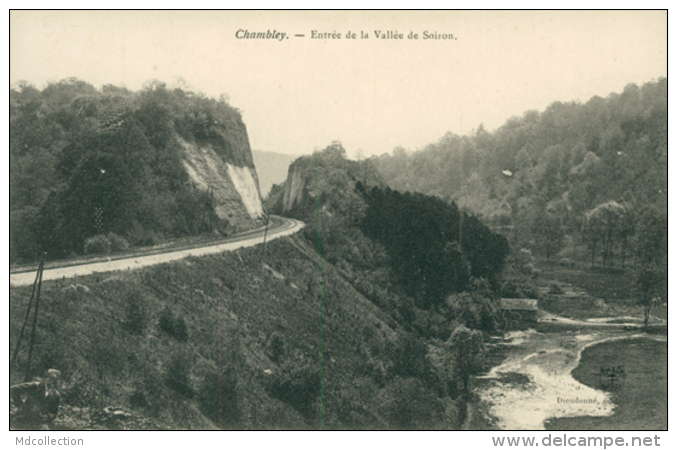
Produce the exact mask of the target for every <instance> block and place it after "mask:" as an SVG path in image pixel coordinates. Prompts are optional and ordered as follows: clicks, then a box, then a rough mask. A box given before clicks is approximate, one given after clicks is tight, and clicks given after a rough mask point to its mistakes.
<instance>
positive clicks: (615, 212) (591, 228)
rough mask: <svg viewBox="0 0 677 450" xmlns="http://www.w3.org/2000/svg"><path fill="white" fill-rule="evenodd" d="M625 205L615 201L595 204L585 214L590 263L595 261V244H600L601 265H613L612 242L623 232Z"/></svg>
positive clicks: (585, 230) (585, 231)
mask: <svg viewBox="0 0 677 450" xmlns="http://www.w3.org/2000/svg"><path fill="white" fill-rule="evenodd" d="M625 214H626V210H625V207H624V206H623V205H621V204H619V203H617V202H615V201H613V200H612V201H609V202H606V203H603V204H601V205H597V206H596V207H595V208H594V209H592V210H591V211H588V213H587V214H586V215H585V221H586V225H585V229H584V233H585V234H586V237H587V240H588V242H589V247H590V248H591V251H592V264H593V265H594V263H595V250H596V247H597V244H598V243H600V242H601V244H602V265H603V266H606V265H607V263H609V264H611V265H613V256H614V244H615V242H616V240H617V239H618V238H619V237H620V236H622V234H623V223H624V217H625Z"/></svg>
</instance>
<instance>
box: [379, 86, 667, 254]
mask: <svg viewBox="0 0 677 450" xmlns="http://www.w3.org/2000/svg"><path fill="white" fill-rule="evenodd" d="M372 161H373V163H374V165H375V166H376V167H377V169H378V170H379V172H380V173H381V175H382V177H383V179H384V181H385V182H386V183H387V184H388V186H389V187H391V188H392V189H396V190H398V191H400V192H406V191H412V192H420V193H422V194H428V195H434V196H437V197H440V198H442V199H444V200H446V201H448V202H455V203H456V204H457V205H459V207H460V208H462V209H467V210H469V211H472V212H473V213H474V214H476V215H477V216H478V217H480V218H481V219H483V220H484V221H485V222H486V223H488V224H489V225H491V226H492V227H496V228H497V229H500V230H505V232H506V235H507V236H509V238H510V242H511V245H512V246H514V247H525V248H530V249H532V250H533V251H534V252H537V254H538V256H543V257H545V258H546V259H550V258H551V257H552V256H553V255H555V254H556V253H557V252H558V251H560V250H561V249H562V248H564V247H565V244H566V243H567V242H571V241H572V240H575V241H577V242H583V241H584V242H586V243H587V244H588V246H589V256H590V260H591V261H592V262H594V261H595V258H596V257H598V256H599V255H602V257H603V261H602V264H603V265H614V264H617V263H618V262H620V263H621V265H625V263H626V255H633V254H634V256H635V257H637V258H639V257H640V254H641V253H642V252H643V250H642V245H641V244H640V243H639V242H637V241H638V240H639V239H641V238H640V235H639V234H638V230H637V229H636V227H635V224H636V223H637V221H638V220H641V216H642V214H643V213H642V212H641V211H642V210H645V209H646V208H655V209H656V210H657V211H661V212H662V211H667V79H665V78H661V79H658V80H656V81H651V82H649V83H646V84H645V85H643V86H641V87H640V86H637V85H634V84H629V85H627V86H626V87H625V89H624V90H623V92H622V93H620V94H616V93H614V94H610V95H609V96H608V97H606V98H600V97H593V98H591V99H590V100H589V101H587V102H585V103H578V102H568V103H563V102H555V103H553V104H551V105H550V106H549V107H548V108H546V109H545V110H544V111H541V112H537V111H527V112H525V113H524V114H523V115H522V116H520V117H513V118H511V119H509V120H507V121H506V123H505V124H504V125H503V126H502V127H500V128H498V129H497V130H496V131H494V132H492V133H489V132H488V131H486V130H485V129H484V128H483V127H482V126H480V127H479V128H478V129H477V130H476V132H475V133H473V134H472V135H470V136H457V135H454V134H452V133H448V134H446V135H445V136H443V137H442V138H441V139H440V140H439V141H438V142H436V143H433V144H430V145H428V146H426V147H425V148H423V149H422V150H421V151H417V152H412V153H408V152H407V151H405V150H404V149H401V148H398V149H395V150H394V151H393V152H392V153H391V154H385V155H382V156H380V157H378V158H373V160H372ZM601 205H606V206H605V207H604V208H603V209H607V211H606V212H604V213H603V212H602V211H601V210H597V212H596V213H595V214H594V215H593V216H597V217H593V219H594V220H593V222H595V221H597V219H599V220H598V222H602V223H597V224H595V223H586V220H585V219H586V217H585V216H586V214H589V213H590V212H592V211H594V210H595V209H596V208H598V207H600V206H601ZM612 205H620V206H621V207H622V209H624V210H625V211H620V210H619V209H618V208H616V207H615V206H614V208H611V209H609V207H610V206H612ZM612 209H613V210H615V212H614V211H612ZM616 213H619V214H616ZM605 215H607V216H608V217H603V216H605ZM611 216H613V217H611ZM616 220H617V222H618V223H616V224H614V225H613V229H610V228H609V226H610V225H611V222H614V221H616ZM596 227H600V228H599V230H597V229H596ZM610 231H611V234H609V232H610ZM567 238H570V239H569V240H567ZM603 240H604V242H603ZM600 250H601V251H600ZM593 254H594V256H593ZM616 255H620V256H621V258H620V261H617V258H615V257H616Z"/></svg>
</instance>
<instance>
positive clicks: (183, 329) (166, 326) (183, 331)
mask: <svg viewBox="0 0 677 450" xmlns="http://www.w3.org/2000/svg"><path fill="white" fill-rule="evenodd" d="M158 326H159V327H160V330H161V331H163V332H165V333H167V334H168V335H169V336H171V337H173V338H174V339H176V340H177V341H179V342H186V341H188V324H187V323H186V319H184V318H183V317H175V316H174V313H173V312H172V310H171V308H170V307H169V306H165V307H164V308H163V310H162V312H160V320H159V322H158Z"/></svg>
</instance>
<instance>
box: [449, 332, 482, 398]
mask: <svg viewBox="0 0 677 450" xmlns="http://www.w3.org/2000/svg"><path fill="white" fill-rule="evenodd" d="M446 347H447V348H448V350H449V352H450V354H451V355H452V359H453V365H454V370H453V374H454V379H455V381H456V385H457V387H458V386H460V388H461V392H462V395H463V399H465V400H467V399H468V396H469V395H468V394H469V388H470V376H471V375H475V374H477V373H479V372H480V371H481V370H482V368H483V364H484V353H485V347H484V339H483V337H482V333H481V332H480V331H477V330H469V329H468V328H466V327H465V326H463V325H461V326H459V327H457V328H456V329H455V330H454V332H453V333H451V337H449V340H448V341H447V343H446Z"/></svg>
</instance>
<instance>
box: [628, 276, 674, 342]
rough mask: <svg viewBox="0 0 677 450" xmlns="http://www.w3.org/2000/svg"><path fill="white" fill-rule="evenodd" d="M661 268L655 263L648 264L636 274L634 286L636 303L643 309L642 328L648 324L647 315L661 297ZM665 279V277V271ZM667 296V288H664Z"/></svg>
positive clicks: (645, 327)
mask: <svg viewBox="0 0 677 450" xmlns="http://www.w3.org/2000/svg"><path fill="white" fill-rule="evenodd" d="M662 275H663V274H662V273H661V268H660V267H659V266H657V265H655V264H649V265H646V266H644V267H642V268H641V270H640V271H639V274H638V275H637V280H636V282H635V288H636V290H637V303H638V304H639V305H640V306H642V308H643V310H644V330H645V331H646V329H647V328H648V326H649V315H650V314H651V308H653V307H654V306H655V305H656V304H657V303H658V302H659V301H660V300H661V297H663V295H662V294H663V292H662V291H663V289H662V284H663V283H662V279H663V277H662ZM665 275H666V277H665V278H666V279H667V273H666V274H665ZM665 294H666V296H667V289H666V290H665Z"/></svg>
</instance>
